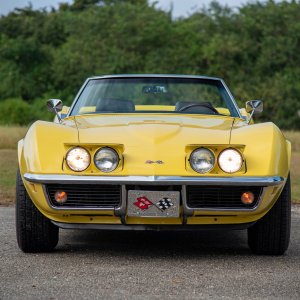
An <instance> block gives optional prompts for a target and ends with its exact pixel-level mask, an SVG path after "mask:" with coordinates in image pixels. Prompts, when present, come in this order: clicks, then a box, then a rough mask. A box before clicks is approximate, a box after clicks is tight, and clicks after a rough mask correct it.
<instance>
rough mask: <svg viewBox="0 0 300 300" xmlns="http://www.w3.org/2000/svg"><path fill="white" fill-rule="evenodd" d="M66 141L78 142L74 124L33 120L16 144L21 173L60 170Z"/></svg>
mask: <svg viewBox="0 0 300 300" xmlns="http://www.w3.org/2000/svg"><path fill="white" fill-rule="evenodd" d="M71 125H72V124H71ZM66 143H78V131H77V128H76V126H75V124H74V126H66V125H64V124H56V123H52V122H45V121H37V122H35V123H34V124H33V125H32V126H31V127H30V128H29V130H28V132H27V134H26V136H25V138H24V140H21V141H20V142H19V144H18V156H19V165H20V169H21V174H24V173H25V172H30V173H39V174H43V173H46V174H51V173H56V174H57V173H60V172H62V163H63V157H64V155H65V151H66V150H65V144H66Z"/></svg>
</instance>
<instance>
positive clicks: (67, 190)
mask: <svg viewBox="0 0 300 300" xmlns="http://www.w3.org/2000/svg"><path fill="white" fill-rule="evenodd" d="M47 105H48V109H49V110H50V111H52V112H55V113H56V120H55V121H54V122H44V121H37V122H35V123H34V124H33V125H32V126H31V127H30V129H29V130H28V132H27V134H26V136H25V138H24V139H23V140H21V141H20V142H19V144H18V159H19V172H18V174H17V191H16V228H17V238H18V245H19V247H20V248H21V249H22V250H23V251H24V252H38V251H50V250H53V249H54V248H55V246H56V245H57V242H58V235H59V228H72V229H82V228H83V229H100V230H171V231H173V230H201V229H212V228H217V229H220V228H224V229H247V230H248V243H249V247H250V249H251V250H252V251H253V252H254V253H256V254H270V255H281V254H283V253H284V252H285V251H286V249H287V247H288V244H289V238H290V237H289V236H290V220H291V199H290V198H291V193H290V177H289V169H290V157H291V144H290V142H289V141H287V140H286V139H285V138H284V136H283V134H282V133H281V132H280V130H279V129H278V128H277V127H276V126H275V125H274V124H273V123H271V122H266V123H260V124H254V123H253V121H252V116H253V114H255V113H258V112H261V111H262V108H263V107H262V106H263V104H262V102H261V101H259V100H252V101H248V102H247V104H246V110H245V109H239V108H238V106H237V104H236V102H235V100H234V98H233V96H232V94H231V93H230V91H229V89H228V87H227V86H226V84H225V83H224V81H223V80H221V79H219V78H212V77H203V76H183V75H114V76H102V77H94V78H89V79H87V80H86V82H85V83H84V85H83V86H82V88H81V89H80V91H79V93H78V95H77V96H76V98H75V100H74V102H73V104H72V106H71V107H70V108H67V107H62V102H61V101H60V100H58V99H50V100H49V101H48V102H47Z"/></svg>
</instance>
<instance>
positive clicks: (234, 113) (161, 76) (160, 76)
mask: <svg viewBox="0 0 300 300" xmlns="http://www.w3.org/2000/svg"><path fill="white" fill-rule="evenodd" d="M122 78H133V79H134V78H186V79H200V80H207V81H218V83H219V84H220V85H222V86H223V87H224V91H225V92H226V93H227V96H228V99H230V101H231V102H232V108H233V115H230V116H229V117H233V118H234V117H238V118H242V116H241V113H240V110H239V108H238V106H237V104H236V101H235V99H234V97H233V95H232V93H231V92H230V90H229V88H228V87H227V85H226V84H225V82H224V80H223V79H221V78H217V77H208V76H195V75H168V74H127V75H105V76H95V77H90V78H87V79H86V81H85V82H84V84H83V85H82V86H81V88H80V89H79V91H78V93H77V95H76V97H75V98H74V101H73V102H72V105H71V107H70V109H69V112H68V115H67V117H70V116H73V117H74V116H82V115H87V114H74V115H73V114H72V112H73V110H74V108H75V106H76V104H77V102H78V100H79V99H80V96H81V94H82V92H83V91H84V89H85V87H86V86H87V85H88V84H89V82H90V81H91V80H101V79H122ZM144 113H145V112H142V111H141V112H140V114H144ZM159 113H166V112H163V111H157V112H147V114H159ZM172 113H173V114H174V112H172ZM113 114H120V113H113ZM122 114H124V113H122ZM193 115H197V114H193Z"/></svg>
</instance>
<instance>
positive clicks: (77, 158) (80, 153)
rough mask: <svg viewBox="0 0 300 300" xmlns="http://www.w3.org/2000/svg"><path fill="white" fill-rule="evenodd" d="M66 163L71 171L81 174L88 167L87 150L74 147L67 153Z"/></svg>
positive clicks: (88, 155) (89, 159)
mask: <svg viewBox="0 0 300 300" xmlns="http://www.w3.org/2000/svg"><path fill="white" fill-rule="evenodd" d="M66 162H67V165H68V167H69V168H70V169H71V170H73V171H75V172H82V171H84V170H85V169H87V167H88V166H89V165H90V162H91V157H90V154H89V152H88V151H87V150H85V149H84V148H82V147H76V148H73V149H71V150H70V151H69V152H68V153H67V157H66Z"/></svg>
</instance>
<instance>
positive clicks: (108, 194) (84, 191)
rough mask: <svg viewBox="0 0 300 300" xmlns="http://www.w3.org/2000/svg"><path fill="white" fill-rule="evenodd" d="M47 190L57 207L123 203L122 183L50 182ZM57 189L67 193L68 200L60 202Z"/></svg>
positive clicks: (108, 205)
mask: <svg viewBox="0 0 300 300" xmlns="http://www.w3.org/2000/svg"><path fill="white" fill-rule="evenodd" d="M46 191H47V193H48V197H49V200H50V203H51V204H52V205H53V206H56V207H62V208H63V207H65V208H85V207H89V208H94V207H95V208H107V207H118V206H120V203H121V186H120V185H96V184H48V185H46ZM57 191H64V192H66V193H67V196H68V200H67V201H66V202H65V203H63V204H59V203H57V202H56V201H55V198H54V195H55V193H56V192H57Z"/></svg>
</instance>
